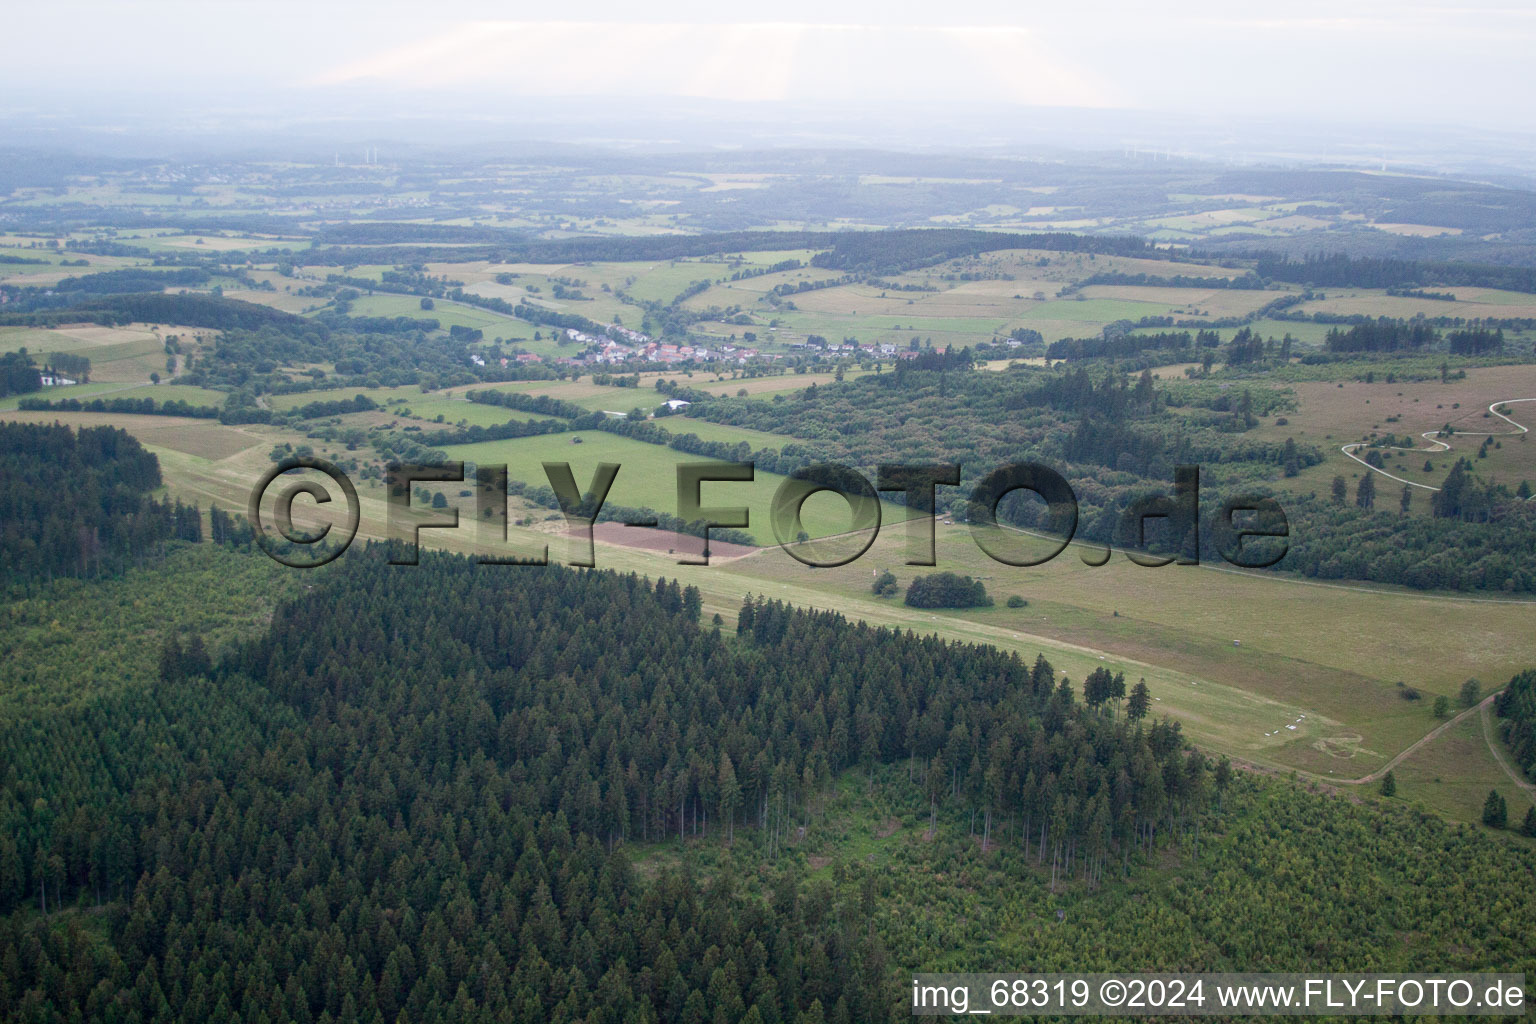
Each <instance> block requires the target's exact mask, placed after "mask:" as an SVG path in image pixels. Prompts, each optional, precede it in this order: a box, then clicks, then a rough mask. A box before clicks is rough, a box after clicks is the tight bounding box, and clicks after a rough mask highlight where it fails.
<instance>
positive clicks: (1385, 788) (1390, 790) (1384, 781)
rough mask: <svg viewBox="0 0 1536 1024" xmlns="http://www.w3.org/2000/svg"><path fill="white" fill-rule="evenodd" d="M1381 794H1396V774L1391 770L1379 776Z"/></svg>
mask: <svg viewBox="0 0 1536 1024" xmlns="http://www.w3.org/2000/svg"><path fill="white" fill-rule="evenodd" d="M1381 795H1382V796H1397V776H1396V775H1394V774H1392V773H1391V772H1387V774H1385V775H1383V776H1382V777H1381Z"/></svg>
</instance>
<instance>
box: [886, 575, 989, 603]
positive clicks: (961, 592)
mask: <svg viewBox="0 0 1536 1024" xmlns="http://www.w3.org/2000/svg"><path fill="white" fill-rule="evenodd" d="M906 603H907V604H908V605H909V606H910V607H912V608H988V607H991V605H992V599H991V598H990V597H988V596H987V588H986V587H984V586H982V584H981V581H980V580H973V579H971V578H970V577H969V576H959V575H956V574H955V573H952V572H937V573H933V574H932V575H930V576H919V577H917V579H915V580H913V581H912V583H911V585H909V586H908V587H907V597H906Z"/></svg>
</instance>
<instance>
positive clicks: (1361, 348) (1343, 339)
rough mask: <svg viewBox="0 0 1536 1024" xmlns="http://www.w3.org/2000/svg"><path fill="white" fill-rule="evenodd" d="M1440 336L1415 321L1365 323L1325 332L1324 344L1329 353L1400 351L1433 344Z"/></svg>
mask: <svg viewBox="0 0 1536 1024" xmlns="http://www.w3.org/2000/svg"><path fill="white" fill-rule="evenodd" d="M1439 340H1440V335H1439V333H1438V332H1436V330H1435V329H1434V328H1433V327H1431V326H1429V325H1428V324H1426V323H1424V322H1422V321H1419V320H1388V319H1386V318H1385V317H1383V318H1382V319H1380V320H1367V321H1365V322H1364V323H1358V324H1355V325H1354V326H1353V327H1351V328H1350V329H1349V330H1347V331H1341V330H1339V329H1338V328H1337V327H1335V328H1332V329H1330V330H1329V331H1328V334H1327V336H1326V338H1325V340H1324V344H1325V346H1326V347H1327V349H1328V351H1329V352H1401V351H1404V350H1411V349H1422V348H1427V347H1429V346H1431V345H1434V344H1435V343H1436V342H1438V341H1439Z"/></svg>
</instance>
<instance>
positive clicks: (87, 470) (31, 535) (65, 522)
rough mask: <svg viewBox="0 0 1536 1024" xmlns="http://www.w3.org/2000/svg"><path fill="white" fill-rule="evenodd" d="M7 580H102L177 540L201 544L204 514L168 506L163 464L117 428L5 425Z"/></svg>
mask: <svg viewBox="0 0 1536 1024" xmlns="http://www.w3.org/2000/svg"><path fill="white" fill-rule="evenodd" d="M0 479H3V480H4V481H5V486H4V487H3V488H0V577H3V578H4V579H5V580H6V581H7V582H8V583H15V582H21V581H28V580H42V579H50V578H52V577H54V576H97V575H101V574H102V573H111V572H116V571H118V570H120V569H122V568H123V567H124V566H125V565H129V564H132V563H135V562H142V560H143V559H144V558H145V557H146V556H148V555H149V554H150V553H151V552H153V551H154V550H156V549H157V548H159V547H160V546H161V545H163V544H164V543H165V542H166V541H168V540H173V539H175V540H192V541H195V540H199V539H201V537H202V520H201V517H200V515H199V513H198V510H197V509H196V508H193V507H190V506H187V505H183V504H182V503H181V502H179V501H178V502H174V503H173V502H170V501H165V502H159V501H156V500H155V499H154V498H152V497H149V492H151V491H153V490H155V489H156V488H158V487H159V486H160V464H159V461H158V460H157V459H156V458H155V457H154V455H152V454H150V453H149V452H147V451H145V450H144V447H143V446H142V445H141V444H139V442H138V440H137V439H136V438H134V437H133V436H132V435H130V434H129V433H128V432H127V431H124V430H119V429H118V428H116V427H81V428H80V429H79V430H78V431H76V430H74V429H72V428H70V427H66V426H61V425H58V424H53V425H44V424H35V423H0Z"/></svg>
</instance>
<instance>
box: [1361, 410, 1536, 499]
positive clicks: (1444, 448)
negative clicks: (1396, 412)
mask: <svg viewBox="0 0 1536 1024" xmlns="http://www.w3.org/2000/svg"><path fill="white" fill-rule="evenodd" d="M1516 402H1536V398H1507V399H1505V400H1504V401H1502V402H1494V403H1493V404H1492V405H1490V406H1488V411H1489V412H1490V413H1492V414H1493V415H1495V416H1497V417H1498V418H1499V419H1501V420H1503V421H1504V422H1505V423H1508V424H1509V425H1510V426H1512V427H1514V428H1515V429H1514V430H1501V431H1499V432H1498V433H1492V432H1489V431H1474V430H1457V431H1453V432H1452V433H1451V434H1450V435H1449V436H1451V437H1455V436H1457V435H1464V436H1466V437H1512V436H1514V435H1516V434H1528V433H1530V428H1529V427H1523V426H1521V425H1520V424H1518V423H1516V422H1515V421H1514V420H1512V419H1510V418H1509V417H1508V416H1506V415H1504V414H1503V413H1501V412H1499V410H1498V406H1501V405H1514V404H1515V403H1516ZM1439 435H1440V431H1438V430H1426V431H1424V433H1422V434H1420V435H1419V436H1420V437H1422V438H1424V439H1425V440H1427V441H1428V442H1429V443H1430V444H1431V445H1436V446H1437V447H1433V448H1403V447H1401V446H1400V445H1385V446H1383V449H1384V450H1385V451H1390V452H1430V453H1433V452H1448V451H1451V446H1450V445H1449V444H1448V443H1446V442H1445V441H1442V440H1440V436H1439ZM1369 447H1370V445H1368V444H1366V443H1365V442H1364V441H1355V442H1354V443H1352V444H1346V445H1342V446H1340V448H1339V451H1341V452H1343V453H1344V454H1345V455H1348V456H1349V457H1350V458H1352V459H1354V460H1355V461H1356V462H1358V463H1360V465H1362V466H1364V467H1365V468H1366V469H1368V470H1370V471H1371V472H1373V473H1380V474H1381V475H1382V476H1384V477H1386V478H1387V479H1388V480H1396V481H1397V482H1398V483H1400V484H1407V485H1408V486H1409V487H1418V488H1421V489H1423V490H1426V491H1438V490H1439V489H1440V488H1438V487H1431V486H1430V485H1429V484H1418V483H1414V482H1413V481H1412V480H1404V479H1403V478H1402V477H1400V476H1393V475H1392V474H1391V473H1388V472H1387V471H1386V470H1384V469H1378V468H1377V467H1376V466H1373V465H1371V464H1370V463H1369V462H1366V461H1365V460H1364V459H1362V458H1360V456H1358V455H1356V454H1355V449H1357V448H1369Z"/></svg>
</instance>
